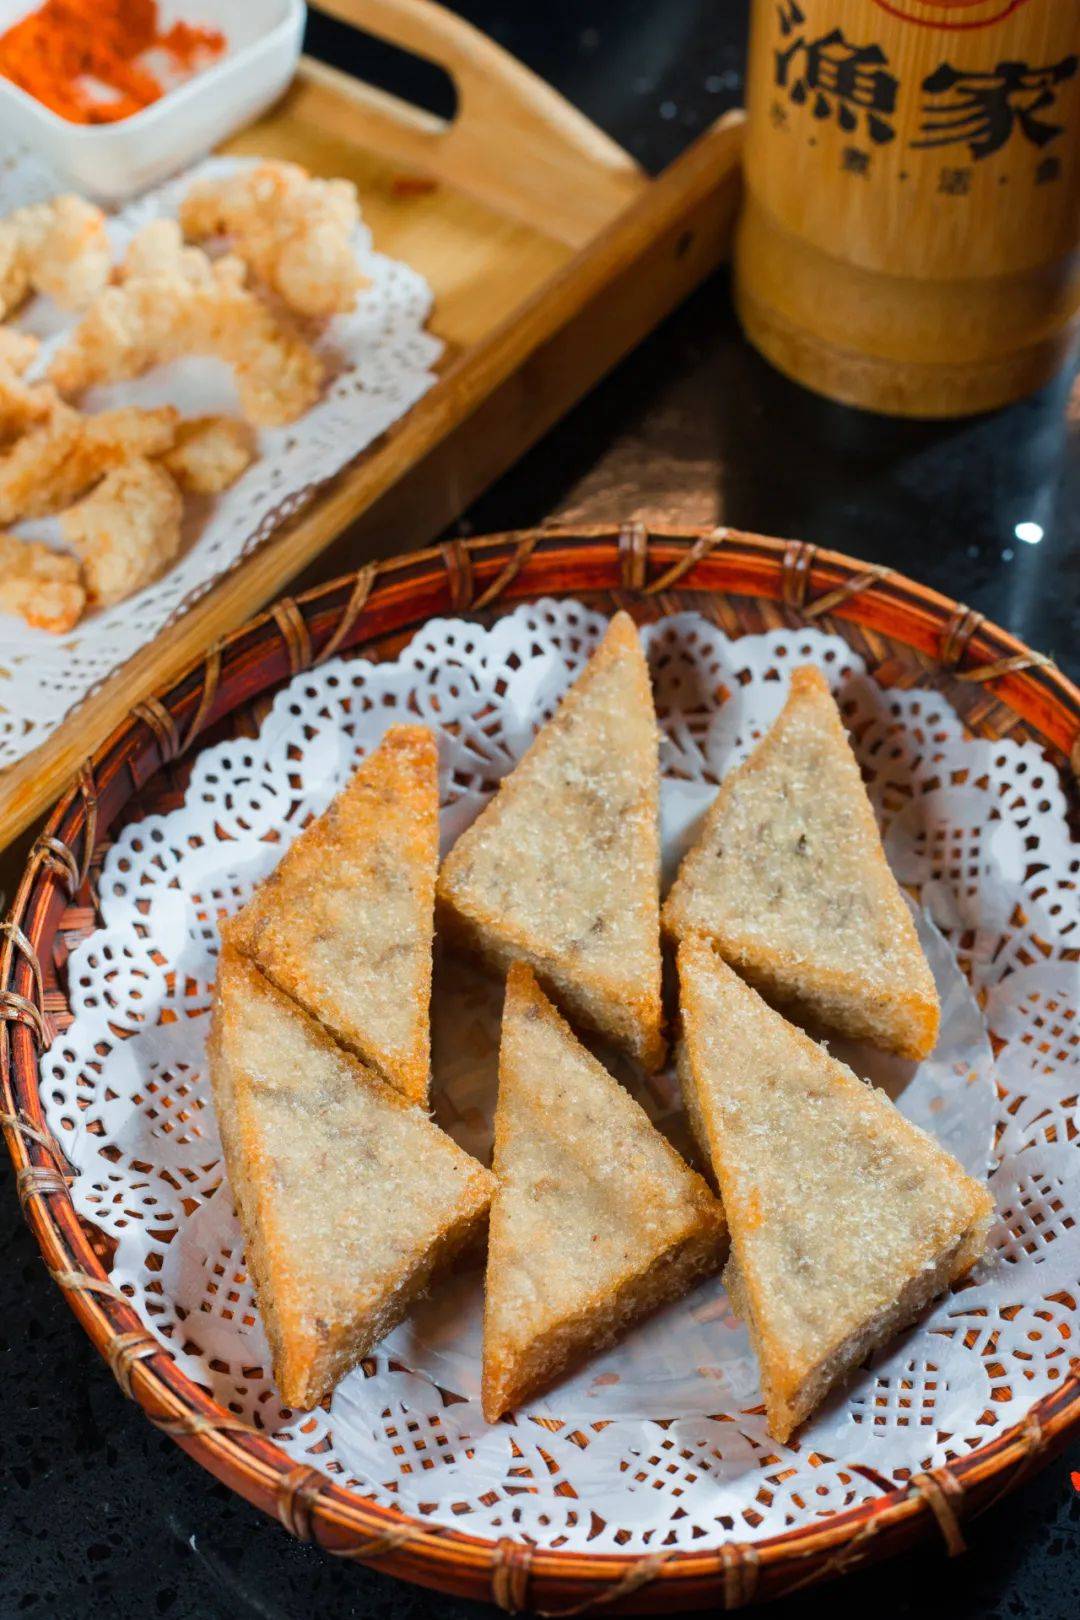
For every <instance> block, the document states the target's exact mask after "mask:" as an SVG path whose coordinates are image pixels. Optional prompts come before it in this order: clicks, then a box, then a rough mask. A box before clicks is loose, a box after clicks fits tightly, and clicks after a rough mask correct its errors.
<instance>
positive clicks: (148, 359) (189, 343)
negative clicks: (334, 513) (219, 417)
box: [49, 228, 323, 427]
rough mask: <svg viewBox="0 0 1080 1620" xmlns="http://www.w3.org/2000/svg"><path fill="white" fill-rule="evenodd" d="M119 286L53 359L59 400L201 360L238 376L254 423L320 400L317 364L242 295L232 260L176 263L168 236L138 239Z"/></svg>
mask: <svg viewBox="0 0 1080 1620" xmlns="http://www.w3.org/2000/svg"><path fill="white" fill-rule="evenodd" d="M148 230H149V228H148ZM155 263H156V264H157V265H158V266H159V268H154V264H155ZM144 271H145V272H146V273H144ZM122 276H123V279H122V280H121V282H120V284H119V285H117V286H113V287H107V288H106V289H105V291H104V292H103V293H101V294H100V295H99V297H98V298H96V299H95V300H94V303H93V304H92V305H91V307H90V309H89V310H88V311H87V313H86V314H85V315H84V317H83V319H82V320H81V321H80V322H79V324H78V326H77V327H76V328H75V330H74V332H73V333H72V334H71V336H70V337H69V339H68V341H67V343H66V344H65V345H64V347H63V348H61V349H60V350H59V352H58V353H57V354H56V356H55V357H54V359H53V363H52V366H51V368H50V372H49V375H50V378H51V380H52V381H53V383H55V385H56V387H57V388H58V389H59V390H60V392H61V393H62V394H67V395H72V394H79V393H81V392H82V391H83V389H86V388H90V387H92V386H93V384H95V383H101V382H113V381H116V380H117V379H118V378H125V377H137V376H138V375H139V374H140V373H141V372H144V371H146V370H148V369H149V368H150V367H151V366H154V365H158V364H160V363H161V362H163V361H167V360H175V359H178V358H180V357H181V356H182V355H194V354H201V355H215V356H217V357H218V358H219V359H221V360H224V361H225V362H226V363H227V364H229V365H231V366H232V367H233V368H234V370H235V372H236V381H237V387H238V389H239V392H240V401H241V408H242V409H243V411H244V414H245V416H247V417H248V418H249V419H250V420H251V421H252V422H258V423H260V424H262V425H264V426H267V427H277V426H281V425H282V424H284V423H286V422H292V421H295V419H296V418H297V417H298V416H301V415H302V414H303V412H304V411H306V410H307V409H308V407H309V406H310V405H313V404H314V402H315V400H316V399H317V398H318V395H319V390H320V388H321V386H322V382H323V365H322V362H321V360H320V359H319V357H318V356H317V355H316V354H315V352H314V350H313V349H311V347H310V346H309V345H308V344H307V343H305V341H304V339H303V338H302V337H301V336H300V334H299V333H298V332H296V331H294V330H292V329H291V328H290V327H288V326H286V325H285V324H284V323H283V322H282V321H281V320H280V319H279V318H278V317H277V316H276V315H275V314H274V313H273V312H272V311H271V310H270V309H269V308H268V307H267V305H266V304H264V303H263V302H262V301H261V299H259V298H258V297H257V296H256V295H255V293H253V292H252V291H251V289H250V288H249V287H246V286H244V285H243V279H242V278H243V266H242V264H241V263H240V261H239V260H238V259H236V258H235V257H229V258H226V259H219V260H217V261H216V262H214V263H211V261H210V260H209V259H207V258H206V256H205V255H204V254H200V253H199V252H198V250H197V249H190V248H189V249H184V250H183V259H182V261H179V262H178V261H177V259H176V255H175V254H173V253H172V252H171V249H170V247H169V239H168V233H162V232H155V234H154V236H153V237H152V238H151V239H150V240H149V244H148V242H147V235H146V233H140V236H139V237H137V238H136V240H135V241H134V242H133V243H132V247H131V250H130V251H129V255H128V267H127V269H126V270H124V271H122Z"/></svg>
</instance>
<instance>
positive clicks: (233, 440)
mask: <svg viewBox="0 0 1080 1620" xmlns="http://www.w3.org/2000/svg"><path fill="white" fill-rule="evenodd" d="M254 453H255V452H254V448H253V445H252V435H251V430H250V428H249V427H248V425H247V423H246V422H238V421H237V419H236V418H235V417H234V416H194V417H192V418H191V419H190V421H187V422H181V423H180V426H179V427H178V428H177V430H176V443H175V444H174V445H173V447H172V449H171V450H166V452H165V454H164V455H163V456H162V457H161V465H162V466H163V467H165V468H167V469H168V471H169V472H170V473H171V474H172V476H173V477H174V478H175V479H176V482H177V483H178V484H179V485H180V488H181V489H183V490H189V491H190V492H191V493H192V494H194V495H220V493H221V491H222V490H223V489H228V488H229V486H230V485H231V484H235V483H236V480H237V479H238V478H239V477H240V474H241V473H242V472H243V470H244V468H245V467H247V466H248V465H249V464H250V462H251V460H252V457H253V455H254Z"/></svg>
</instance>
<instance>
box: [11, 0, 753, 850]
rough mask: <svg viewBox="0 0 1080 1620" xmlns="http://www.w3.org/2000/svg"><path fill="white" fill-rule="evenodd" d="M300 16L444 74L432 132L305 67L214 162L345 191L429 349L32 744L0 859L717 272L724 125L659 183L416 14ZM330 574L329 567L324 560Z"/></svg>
mask: <svg viewBox="0 0 1080 1620" xmlns="http://www.w3.org/2000/svg"><path fill="white" fill-rule="evenodd" d="M320 9H321V10H323V11H325V12H328V13H330V14H332V15H333V16H335V17H337V18H339V19H341V20H344V21H346V22H348V23H351V24H353V25H355V26H356V27H358V28H361V29H363V30H365V31H366V32H368V33H370V34H374V35H377V36H379V37H380V38H382V39H384V40H387V41H389V42H391V43H392V44H394V45H396V46H399V47H401V48H403V49H405V50H407V51H410V52H412V53H414V54H416V55H418V56H421V57H424V58H427V59H428V60H430V61H431V62H433V63H435V64H437V65H438V66H439V67H441V68H443V69H444V70H445V71H446V72H447V73H448V74H449V75H450V77H451V79H452V80H453V82H454V85H455V87H456V90H457V96H458V108H457V113H456V115H455V117H454V119H453V120H452V121H451V122H445V121H442V120H439V119H437V118H434V117H432V116H431V115H430V114H428V113H423V112H420V111H418V110H417V109H416V108H414V107H411V106H409V105H407V104H406V103H404V102H401V101H399V100H397V99H395V98H393V97H390V96H388V95H386V94H385V93H383V92H382V91H379V90H376V89H373V88H372V87H371V86H369V85H366V84H363V83H360V82H358V81H357V80H355V79H352V78H350V77H349V76H347V75H346V74H343V73H340V72H338V71H336V70H335V69H333V68H330V67H326V66H324V65H322V64H321V63H318V62H315V61H313V60H311V59H309V58H304V59H303V60H302V62H301V65H300V69H299V72H298V74H297V77H296V79H295V81H294V83H293V85H292V86H291V88H290V89H289V91H288V92H287V93H286V95H285V97H284V98H283V99H282V100H281V101H280V102H279V103H278V104H277V106H275V107H274V108H273V109H271V111H270V112H269V113H267V114H266V115H265V116H264V117H263V118H262V119H260V120H259V122H258V123H257V124H255V125H254V126H252V127H251V128H250V129H248V130H245V131H244V132H243V133H242V134H241V135H239V136H237V137H235V138H234V139H233V140H232V141H230V142H229V143H228V144H227V146H226V147H225V148H224V150H226V151H228V152H236V153H243V154H259V155H264V156H267V157H276V158H291V159H293V160H295V161H297V162H299V163H303V164H304V165H306V166H307V167H308V168H310V169H312V170H313V171H315V172H316V173H320V174H326V175H344V176H347V177H348V178H350V179H352V180H355V181H356V183H357V185H358V187H359V189H360V193H361V199H362V203H363V209H364V215H365V218H366V220H367V221H368V223H369V224H370V226H371V228H372V231H373V234H374V238H375V244H376V246H377V247H378V248H379V249H380V250H381V251H383V252H385V253H388V254H391V255H393V256H395V257H397V258H400V259H403V260H406V261H407V262H408V263H409V264H411V265H414V266H415V267H416V269H418V270H420V271H421V272H422V273H423V274H424V275H425V276H426V277H427V279H428V281H429V283H430V285H431V287H432V289H433V291H434V294H435V307H434V312H433V315H432V318H431V321H430V323H429V324H430V327H431V330H432V331H434V332H435V333H436V334H437V335H438V336H439V337H440V338H441V339H442V340H443V342H444V344H445V345H446V349H445V353H444V355H443V357H442V360H441V361H440V363H439V366H438V368H437V369H438V371H439V379H438V382H437V383H436V384H435V386H434V387H433V388H432V389H431V390H430V391H429V393H428V394H426V395H425V397H424V398H423V399H422V400H421V401H420V402H419V403H418V404H417V405H416V406H414V407H413V409H412V410H411V411H410V412H409V413H408V414H407V415H406V416H405V417H404V418H403V419H402V420H401V421H400V422H399V423H398V424H397V425H396V426H395V427H394V428H393V429H392V430H391V431H390V432H389V433H388V434H386V435H385V436H384V437H383V438H382V439H380V440H378V441H377V442H376V444H375V445H373V446H372V447H371V449H370V450H368V451H366V452H365V453H364V454H363V455H361V456H360V457H359V458H358V459H357V460H356V461H355V462H354V463H352V464H351V465H350V466H349V467H347V468H346V469H345V470H344V471H343V472H342V473H340V474H339V475H338V476H337V477H336V478H335V479H333V480H332V481H331V482H330V483H329V484H327V485H324V486H323V487H322V488H321V489H320V490H319V492H318V493H317V494H316V495H315V496H314V498H313V499H312V500H311V501H310V502H309V503H308V505H307V506H306V507H305V508H304V509H303V510H302V511H301V512H300V513H299V514H298V515H297V516H296V517H294V518H293V519H292V520H290V521H289V522H288V523H286V524H285V525H283V526H282V527H281V528H280V529H278V530H277V531H276V532H275V534H274V535H273V536H272V537H271V538H270V539H269V540H268V541H267V542H266V543H265V544H264V545H262V546H260V547H259V549H258V550H257V551H256V552H255V553H254V554H253V555H252V556H251V557H249V558H247V559H246V560H245V561H244V562H243V563H241V564H240V565H239V566H238V567H237V568H235V569H234V570H233V571H232V572H231V573H229V574H227V575H226V576H225V577H224V578H223V579H221V580H220V581H219V582H218V584H217V585H216V586H215V587H214V588H213V590H211V591H210V592H209V593H208V594H207V595H206V596H205V597H203V598H202V599H201V600H200V601H199V602H198V603H197V604H196V605H195V606H194V607H192V608H191V609H190V610H189V611H188V612H187V613H185V614H184V615H183V616H182V617H181V618H180V619H179V620H178V621H177V622H175V623H173V624H171V625H169V626H168V627H167V628H166V629H165V630H164V631H162V633H161V634H160V635H159V636H157V637H156V638H155V640H154V641H153V642H151V643H150V644H149V645H148V646H146V647H145V648H143V650H142V651H141V652H140V653H138V654H137V655H136V656H135V657H134V658H132V659H131V660H130V661H129V662H128V663H127V664H126V665H125V666H124V667H123V668H122V669H120V670H118V671H116V672H115V673H114V674H113V675H112V676H111V677H110V678H109V679H108V680H107V681H106V682H105V683H104V685H103V686H102V687H101V688H100V689H99V690H98V691H97V692H96V693H95V694H94V695H93V696H92V697H90V698H89V699H87V700H86V701H85V702H84V703H82V704H81V705H80V706H79V707H78V708H77V709H76V710H74V711H73V712H72V714H71V715H70V716H69V717H68V718H67V719H66V720H65V721H64V722H63V723H62V724H61V725H60V726H59V727H58V728H57V729H56V731H54V732H53V734H52V735H51V737H50V738H49V739H48V741H47V742H45V743H43V744H42V745H41V746H40V747H39V748H37V749H36V750H35V751H34V752H33V753H32V754H30V755H28V756H27V757H26V758H25V759H23V760H20V761H19V762H18V764H16V765H14V766H12V767H10V768H9V769H8V770H7V771H5V772H3V773H0V846H2V845H4V844H6V843H8V842H9V841H10V840H11V839H12V838H13V837H14V836H15V834H16V833H18V832H19V831H21V830H22V829H23V828H24V827H26V826H27V825H28V824H29V823H30V822H31V821H32V820H33V819H34V818H35V817H36V816H38V815H40V814H41V813H42V811H44V810H45V809H46V808H47V806H48V805H49V804H50V802H51V801H52V800H53V799H55V797H56V795H57V793H58V792H59V791H60V789H61V788H62V786H63V784H64V783H65V782H66V781H67V780H68V779H69V778H70V777H71V775H72V773H73V772H74V771H76V770H77V769H78V767H79V764H80V762H81V761H82V760H83V759H85V758H86V756H87V754H88V753H89V752H90V751H91V750H92V749H93V748H95V747H96V746H97V745H98V744H99V743H100V742H102V740H103V739H104V738H106V737H107V736H108V735H109V733H110V731H111V730H112V729H113V727H114V726H116V725H117V724H118V723H119V722H120V721H121V720H122V719H123V718H124V717H125V716H126V715H127V714H129V713H130V711H131V708H132V705H133V704H134V703H135V702H137V701H138V700H139V699H140V698H142V697H144V696H145V695H146V694H147V693H148V692H150V691H151V690H152V689H153V688H154V687H156V686H159V685H161V684H162V683H163V682H165V681H167V680H168V679H169V678H170V677H171V676H173V675H175V674H176V673H177V671H178V670H180V669H181V668H182V667H183V666H184V665H185V664H186V663H187V662H189V661H190V659H191V658H192V657H193V656H194V655H195V654H197V653H199V652H201V651H202V650H203V649H204V648H206V647H207V646H209V645H210V644H211V643H212V642H214V641H215V640H216V639H217V638H218V637H220V636H221V635H222V634H224V633H225V632H226V631H228V630H230V629H232V627H233V626H234V625H236V624H239V623H240V622H241V621H242V620H243V619H245V618H246V617H247V616H248V615H249V614H251V613H253V612H255V611H256V610H257V609H258V608H259V607H261V606H262V604H263V603H264V602H266V601H267V600H268V599H269V598H270V597H271V596H273V595H274V594H275V593H276V592H277V591H279V590H280V589H281V587H282V586H283V585H284V584H285V583H286V582H287V581H288V580H290V579H292V578H293V577H294V576H295V575H296V574H297V573H298V572H299V571H300V570H301V569H302V568H304V566H305V565H306V564H308V563H310V562H311V561H312V559H313V558H314V557H316V556H317V555H318V554H319V553H320V552H321V551H323V550H324V548H325V547H326V546H327V545H328V544H329V543H330V542H331V541H332V540H333V539H334V538H335V536H338V535H340V534H341V533H342V531H343V530H344V529H345V528H346V527H348V528H349V533H348V536H347V542H346V543H347V552H346V553H345V555H343V557H342V558H341V559H340V567H347V566H349V565H350V564H351V565H353V566H355V564H356V563H357V562H358V561H361V560H363V559H364V558H366V557H373V556H385V555H387V554H388V553H389V552H392V551H402V550H405V549H407V548H409V547H411V546H414V545H416V544H419V543H422V542H424V541H426V540H428V539H430V538H431V536H432V535H433V534H435V533H437V532H438V531H439V529H440V528H442V527H443V526H444V525H445V524H446V523H448V522H449V521H451V520H452V519H453V518H454V517H455V516H456V515H457V514H458V513H459V512H460V511H462V510H463V508H464V507H465V506H466V505H467V504H468V503H469V502H470V501H471V500H473V499H474V498H475V497H476V496H477V495H478V494H479V493H480V492H481V491H482V490H483V489H484V488H485V487H486V486H487V485H488V484H489V483H490V482H491V481H492V480H493V479H494V478H496V477H497V476H498V475H499V474H500V473H501V472H503V471H504V470H505V469H506V468H507V467H508V466H509V465H510V464H511V463H512V462H513V461H515V460H516V459H517V458H518V457H519V456H520V455H521V454H522V453H523V452H524V451H525V450H526V449H528V447H529V446H530V445H531V444H533V443H534V442H535V441H536V440H537V439H538V438H540V437H541V435H542V434H543V433H545V432H546V430H547V429H548V428H549V427H550V426H551V425H552V424H553V423H554V422H555V421H556V420H557V419H558V418H559V417H560V416H561V415H563V414H564V412H565V411H567V410H568V409H569V407H570V406H571V405H573V404H574V403H575V401H577V400H578V399H580V398H581V396H582V395H583V394H584V393H586V392H587V390H588V389H589V388H591V387H592V386H593V384H594V383H596V382H597V381H598V380H599V378H600V377H602V376H603V375H604V373H605V372H607V371H608V370H609V369H610V368H611V366H612V365H614V364H615V362H616V361H617V360H619V359H620V358H621V357H622V356H623V355H624V354H626V353H627V352H628V351H629V350H630V349H631V348H633V347H634V346H635V345H636V344H637V343H638V342H640V340H641V339H642V338H643V337H644V336H645V335H646V333H648V332H649V331H650V330H651V329H652V328H653V327H654V326H655V325H656V324H657V323H658V322H659V321H660V320H661V319H662V318H663V317H664V316H665V315H666V314H668V312H669V311H670V310H672V309H673V308H674V307H675V306H676V305H677V304H678V303H679V302H680V301H681V300H682V299H683V298H685V297H686V295H687V294H688V293H689V292H690V291H691V290H692V289H693V288H694V287H695V286H697V285H698V283H699V282H701V281H702V280H703V279H704V278H705V277H706V276H707V275H708V274H709V272H710V271H712V270H713V269H714V268H715V267H716V266H717V264H719V263H720V262H721V260H722V259H723V258H724V257H725V256H726V253H727V250H728V246H729V243H730V238H731V228H732V223H733V219H734V213H735V207H736V204H737V200H738V192H739V149H740V144H741V130H740V127H739V125H740V122H741V114H733V115H728V117H727V118H725V119H721V120H720V122H719V123H718V124H717V125H715V126H714V127H713V128H712V129H710V130H708V131H707V132H706V133H705V134H704V135H703V136H701V138H700V139H699V140H698V141H697V142H696V143H695V144H694V145H693V146H692V147H691V148H690V149H689V150H688V151H687V152H686V153H685V154H684V155H683V157H681V158H680V159H679V160H678V162H676V163H674V164H672V166H671V167H670V168H669V169H668V170H666V172H665V173H664V174H663V175H661V177H660V178H659V179H658V180H654V181H650V180H649V179H647V178H646V177H645V176H644V175H643V173H642V172H641V171H640V169H639V168H638V167H637V165H636V164H635V163H634V161H633V160H632V159H631V158H630V157H629V156H628V155H627V153H625V152H624V151H623V150H622V149H621V148H620V147H618V146H617V145H616V144H615V143H614V142H613V141H611V140H609V139H608V137H607V136H606V135H603V134H602V133H601V132H600V131H599V130H598V129H596V128H595V126H594V125H593V124H591V123H590V122H589V121H588V119H586V118H584V117H583V116H582V115H581V114H580V113H578V112H577V111H575V109H574V108H573V107H571V106H570V105H569V104H568V103H567V102H565V101H564V100H563V99H562V97H561V96H559V95H558V94H557V93H556V92H555V91H554V90H552V89H551V88H550V87H549V86H548V85H546V84H544V83H543V81H542V80H540V79H538V78H537V77H536V76H535V75H534V74H532V73H531V72H530V71H529V70H528V69H527V68H525V67H523V66H522V65H521V64H520V63H519V62H517V61H515V60H514V59H513V58H512V57H511V56H509V55H507V54H506V52H504V51H503V50H501V49H500V48H499V47H498V46H497V45H495V44H493V42H492V41H491V40H489V39H488V38H486V36H484V35H483V34H481V33H479V32H478V31H477V30H476V29H474V28H472V27H471V26H470V25H469V24H467V23H465V22H463V21H461V20H460V19H459V18H456V17H453V16H451V14H450V13H448V12H446V11H444V10H443V9H442V8H441V7H439V6H437V5H434V4H431V3H429V0H321V6H320ZM337 560H338V559H335V561H337Z"/></svg>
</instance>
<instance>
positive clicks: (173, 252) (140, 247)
mask: <svg viewBox="0 0 1080 1620" xmlns="http://www.w3.org/2000/svg"><path fill="white" fill-rule="evenodd" d="M217 263H218V265H222V264H227V261H226V260H221V259H219V260H218V261H217ZM214 270H215V267H214V263H213V261H212V260H210V259H208V258H207V256H206V254H205V253H204V252H203V251H202V249H201V248H196V247H185V245H184V238H183V234H182V232H181V230H180V227H179V225H178V224H177V223H176V221H175V219H153V220H151V221H150V223H149V224H148V225H144V226H143V227H142V229H141V230H140V231H136V233H135V235H134V236H133V237H132V238H131V241H130V242H129V243H128V249H127V252H126V253H125V254H124V257H123V259H122V260H121V262H120V265H119V267H118V269H117V272H116V276H117V280H118V281H138V280H141V279H142V278H143V277H145V276H182V277H183V278H184V280H185V281H191V282H194V283H196V284H198V285H201V286H206V285H208V284H210V283H212V282H213V280H214ZM233 273H234V274H235V275H236V276H238V278H239V280H240V281H241V282H242V281H243V280H244V276H245V272H244V269H243V266H242V265H241V264H240V261H239V260H237V261H236V270H235V272H233Z"/></svg>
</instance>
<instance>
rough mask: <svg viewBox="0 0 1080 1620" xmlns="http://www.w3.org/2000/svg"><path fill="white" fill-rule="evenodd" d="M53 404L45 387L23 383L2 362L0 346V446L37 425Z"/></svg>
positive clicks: (53, 395)
mask: <svg viewBox="0 0 1080 1620" xmlns="http://www.w3.org/2000/svg"><path fill="white" fill-rule="evenodd" d="M56 403H57V396H56V390H55V389H54V388H53V387H52V386H51V384H49V383H26V382H24V381H23V379H22V377H21V376H20V375H19V372H18V370H17V369H16V367H15V366H13V365H11V364H10V363H9V362H7V361H5V359H4V357H3V348H2V346H0V445H4V444H8V443H10V441H11V440H12V439H17V438H18V437H19V436H20V434H23V433H26V432H27V431H28V429H30V428H32V427H34V426H36V425H37V423H38V422H41V421H42V420H43V419H44V418H45V417H46V416H48V414H49V412H50V411H51V410H52V409H53V408H54V406H55V405H56Z"/></svg>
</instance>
